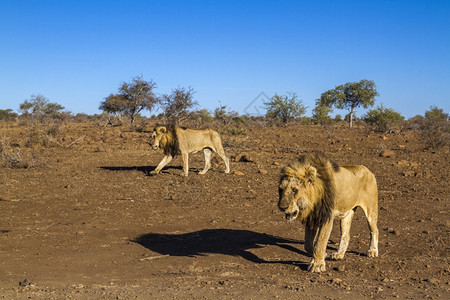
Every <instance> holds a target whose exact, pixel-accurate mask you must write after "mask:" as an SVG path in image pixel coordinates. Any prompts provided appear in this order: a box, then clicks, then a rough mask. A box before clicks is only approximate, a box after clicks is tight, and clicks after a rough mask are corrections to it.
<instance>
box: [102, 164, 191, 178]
mask: <svg viewBox="0 0 450 300" xmlns="http://www.w3.org/2000/svg"><path fill="white" fill-rule="evenodd" d="M100 169H103V170H108V171H139V172H142V173H144V174H145V175H148V176H151V175H150V172H151V171H153V170H154V169H156V166H126V167H122V166H114V167H100ZM170 169H175V170H182V169H183V168H182V167H180V166H165V167H164V169H162V170H161V173H165V172H166V171H167V170H170Z"/></svg>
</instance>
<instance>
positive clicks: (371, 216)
mask: <svg viewBox="0 0 450 300" xmlns="http://www.w3.org/2000/svg"><path fill="white" fill-rule="evenodd" d="M363 210H364V213H365V215H366V218H367V223H368V225H369V230H370V246H369V250H368V251H367V256H368V257H378V227H377V222H378V209H377V207H376V206H375V207H366V208H363Z"/></svg>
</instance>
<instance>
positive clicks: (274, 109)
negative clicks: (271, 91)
mask: <svg viewBox="0 0 450 300" xmlns="http://www.w3.org/2000/svg"><path fill="white" fill-rule="evenodd" d="M264 105H265V107H266V108H267V113H266V117H267V118H270V119H274V120H277V121H280V122H282V123H283V124H287V122H289V121H290V120H292V119H294V118H299V117H301V116H303V115H304V114H305V112H306V107H305V106H304V105H303V104H302V101H301V100H298V97H297V94H295V93H292V92H291V93H288V95H277V94H275V95H274V96H273V97H272V98H270V100H269V101H268V102H265V103H264Z"/></svg>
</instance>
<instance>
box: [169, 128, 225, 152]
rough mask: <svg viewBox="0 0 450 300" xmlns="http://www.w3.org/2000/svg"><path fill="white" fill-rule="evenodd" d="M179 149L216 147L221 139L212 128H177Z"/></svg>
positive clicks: (191, 149) (190, 149)
mask: <svg viewBox="0 0 450 300" xmlns="http://www.w3.org/2000/svg"><path fill="white" fill-rule="evenodd" d="M177 138H178V142H179V146H180V149H186V150H187V151H198V150H201V149H204V148H212V149H216V148H217V147H218V146H219V144H220V145H221V144H222V140H221V138H220V135H219V133H218V132H217V131H215V130H213V129H190V128H188V129H181V128H179V130H177Z"/></svg>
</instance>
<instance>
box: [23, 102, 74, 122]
mask: <svg viewBox="0 0 450 300" xmlns="http://www.w3.org/2000/svg"><path fill="white" fill-rule="evenodd" d="M19 110H20V112H21V113H22V116H23V117H25V118H27V119H29V120H32V121H35V122H40V123H43V122H44V121H47V120H49V119H59V120H63V119H66V118H67V116H69V115H70V112H68V111H64V107H63V106H61V105H60V104H58V103H53V102H50V100H48V99H47V98H46V97H44V96H42V95H32V96H31V99H29V100H25V102H23V103H22V104H20V109H19Z"/></svg>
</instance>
